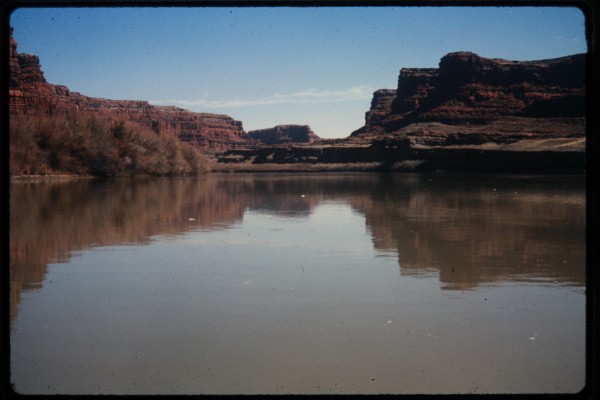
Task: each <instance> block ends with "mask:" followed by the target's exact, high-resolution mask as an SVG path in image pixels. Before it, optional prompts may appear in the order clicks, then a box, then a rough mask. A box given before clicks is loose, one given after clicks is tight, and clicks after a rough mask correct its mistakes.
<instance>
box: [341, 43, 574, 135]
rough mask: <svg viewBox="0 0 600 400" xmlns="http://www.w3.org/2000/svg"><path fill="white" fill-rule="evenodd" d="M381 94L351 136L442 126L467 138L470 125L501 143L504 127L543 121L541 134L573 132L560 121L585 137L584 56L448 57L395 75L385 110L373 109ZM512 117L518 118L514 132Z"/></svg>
mask: <svg viewBox="0 0 600 400" xmlns="http://www.w3.org/2000/svg"><path fill="white" fill-rule="evenodd" d="M382 91H384V90H378V91H376V92H375V93H374V95H373V102H372V105H371V110H370V111H369V112H367V114H366V118H365V125H364V126H363V127H362V128H360V129H359V130H357V131H355V132H353V133H352V135H351V136H354V137H357V136H363V137H364V136H380V135H382V134H397V133H406V132H400V130H401V129H403V128H405V127H407V126H409V125H411V124H415V123H433V122H435V123H439V124H440V126H438V131H440V130H441V127H442V126H447V127H448V128H447V129H448V130H449V131H453V132H455V131H456V129H455V128H453V127H456V126H462V127H464V130H465V132H468V131H470V130H472V126H473V125H479V126H486V128H485V131H486V132H487V133H488V136H489V137H488V138H487V139H491V138H492V137H493V139H494V140H492V141H499V142H505V141H506V140H505V139H506V138H505V137H504V136H505V133H506V129H505V128H506V127H508V126H510V129H509V131H510V132H511V133H515V132H520V131H531V128H530V127H531V126H534V125H537V124H538V122H539V121H541V120H540V118H545V119H544V120H543V121H544V122H543V123H544V125H546V128H548V126H550V125H552V123H553V121H555V119H556V121H557V124H556V129H554V130H552V129H550V130H548V129H546V131H547V133H549V134H550V135H551V136H562V135H564V134H565V133H567V134H570V133H572V132H564V131H563V130H562V129H563V126H562V122H563V121H564V120H565V118H566V119H572V121H571V125H576V126H577V129H576V130H577V132H578V134H580V135H582V134H584V127H585V118H584V117H585V54H576V55H572V56H567V57H561V58H557V59H551V60H540V61H507V60H502V59H488V58H484V57H480V56H478V55H477V54H474V53H470V52H457V53H450V54H448V55H446V56H444V57H443V58H442V59H441V61H440V64H439V68H403V69H401V70H400V76H399V78H398V87H397V89H396V95H395V97H394V98H393V100H392V101H391V104H390V105H389V108H386V109H385V110H383V111H382V108H381V107H380V106H379V105H378V103H379V100H378V99H379V98H380V97H381V92H382ZM386 111H387V113H386ZM372 114H375V115H377V118H376V119H374V118H373V117H372ZM510 117H518V118H520V120H519V125H515V124H514V120H510V119H509V118H510ZM504 121H506V123H505V122H504ZM490 124H495V125H491V126H490ZM482 130H483V129H482ZM549 131H552V132H549ZM421 133H425V135H421V134H420V133H418V132H416V131H415V130H414V129H413V130H412V134H411V135H410V136H411V137H413V138H414V139H415V140H416V141H421V142H427V140H424V137H425V136H426V135H427V133H426V132H421ZM538 136H539V137H540V138H541V137H542V136H544V135H538ZM544 137H545V136H544ZM435 144H440V143H439V141H436V143H435Z"/></svg>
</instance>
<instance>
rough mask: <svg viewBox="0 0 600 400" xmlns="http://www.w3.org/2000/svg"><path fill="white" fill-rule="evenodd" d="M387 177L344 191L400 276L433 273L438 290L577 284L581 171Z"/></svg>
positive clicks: (581, 267)
mask: <svg viewBox="0 0 600 400" xmlns="http://www.w3.org/2000/svg"><path fill="white" fill-rule="evenodd" d="M555 179H556V181H554V182H552V181H549V180H548V178H544V177H541V178H540V177H537V178H536V177H520V178H516V177H514V178H502V177H497V176H488V177H464V176H461V177H452V176H435V175H434V176H430V177H424V176H413V177H412V178H411V179H407V176H398V175H396V176H394V175H388V176H386V177H385V178H384V179H381V180H380V181H379V183H378V184H377V186H376V187H372V188H371V191H370V195H367V196H364V195H360V196H352V197H351V199H350V200H349V201H350V204H352V206H353V207H355V208H356V209H358V210H361V212H363V213H364V215H365V218H366V223H367V226H368V228H369V230H370V231H371V234H372V236H373V243H374V246H375V247H376V248H377V249H380V250H382V251H387V252H389V251H393V252H395V253H397V256H398V262H399V264H400V270H401V273H402V274H403V275H418V274H431V273H436V274H439V279H440V281H441V283H442V287H443V288H445V289H463V288H471V287H474V286H477V285H478V284H480V283H485V282H494V281H506V280H512V281H515V280H517V281H519V280H521V281H528V280H547V281H550V282H554V281H556V282H559V283H564V284H574V285H584V284H585V193H584V182H583V179H582V178H581V177H576V178H573V177H571V178H569V177H557V178H555Z"/></svg>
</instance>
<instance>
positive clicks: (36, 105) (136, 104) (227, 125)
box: [9, 30, 254, 153]
mask: <svg viewBox="0 0 600 400" xmlns="http://www.w3.org/2000/svg"><path fill="white" fill-rule="evenodd" d="M9 85H10V87H9V108H10V112H11V113H22V114H30V115H38V114H42V115H61V116H71V115H76V114H79V113H93V114H98V115H100V116H106V117H111V118H113V117H116V118H124V119H128V120H131V121H134V122H138V123H140V124H142V125H145V126H148V127H150V128H152V129H153V130H154V131H155V132H156V133H160V134H171V135H176V136H177V137H178V138H179V139H180V140H182V141H186V142H190V143H192V144H195V145H197V146H199V147H200V148H201V149H202V150H203V151H205V152H206V153H217V152H221V151H225V150H228V149H235V148H243V147H246V146H247V145H249V144H252V143H254V141H252V140H250V139H249V138H248V135H247V134H246V133H245V132H244V129H243V127H242V122H241V121H236V120H234V119H233V118H231V117H229V116H227V115H221V114H209V113H196V112H191V111H188V110H184V109H182V108H178V107H171V106H153V105H150V104H149V103H148V102H146V101H136V100H108V99H102V98H95V97H88V96H84V95H82V94H80V93H77V92H71V91H70V90H69V89H68V88H67V87H66V86H60V85H53V84H49V83H47V82H46V79H45V78H44V73H43V72H42V70H41V67H40V62H39V58H38V57H37V56H35V55H29V54H19V53H18V52H17V44H16V42H15V41H14V39H13V37H12V30H11V37H10V84H9Z"/></svg>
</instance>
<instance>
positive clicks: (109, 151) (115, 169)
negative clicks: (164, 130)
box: [9, 114, 210, 177]
mask: <svg viewBox="0 0 600 400" xmlns="http://www.w3.org/2000/svg"><path fill="white" fill-rule="evenodd" d="M9 125H10V160H9V170H10V175H11V176H12V177H19V176H21V177H22V176H46V177H48V176H66V175H67V176H69V175H70V176H92V177H118V176H186V175H197V174H201V173H205V172H208V171H210V162H209V161H208V159H207V158H206V157H205V156H204V155H203V154H202V153H200V151H199V150H198V149H197V148H195V147H194V146H192V145H190V144H188V143H184V142H182V141H180V140H178V139H177V138H176V137H175V136H173V135H161V134H157V133H155V132H153V131H152V130H151V129H150V128H147V127H145V126H141V125H139V124H136V123H134V122H131V121H123V120H118V119H110V118H101V117H98V116H94V115H78V116H74V117H57V116H31V115H19V114H16V115H11V116H10V121H9Z"/></svg>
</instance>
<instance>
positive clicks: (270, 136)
mask: <svg viewBox="0 0 600 400" xmlns="http://www.w3.org/2000/svg"><path fill="white" fill-rule="evenodd" d="M248 136H249V137H250V138H251V139H255V140H258V141H260V142H261V143H264V144H268V145H272V144H284V143H314V142H316V141H318V140H319V139H320V138H319V137H318V136H317V135H316V134H315V133H314V132H313V131H312V129H310V126H308V125H277V126H275V127H273V128H268V129H258V130H254V131H249V132H248Z"/></svg>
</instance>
